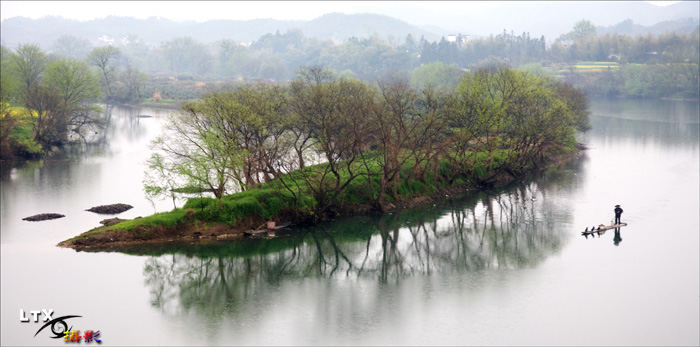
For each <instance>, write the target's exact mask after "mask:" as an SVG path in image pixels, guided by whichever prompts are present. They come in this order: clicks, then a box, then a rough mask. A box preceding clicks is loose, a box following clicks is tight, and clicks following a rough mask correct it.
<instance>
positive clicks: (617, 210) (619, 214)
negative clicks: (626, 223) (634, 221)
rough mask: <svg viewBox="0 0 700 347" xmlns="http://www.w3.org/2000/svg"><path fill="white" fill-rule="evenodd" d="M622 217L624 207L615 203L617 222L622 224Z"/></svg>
mask: <svg viewBox="0 0 700 347" xmlns="http://www.w3.org/2000/svg"><path fill="white" fill-rule="evenodd" d="M620 217H622V209H621V208H620V205H615V224H620V223H621V222H620Z"/></svg>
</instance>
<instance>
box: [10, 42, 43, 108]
mask: <svg viewBox="0 0 700 347" xmlns="http://www.w3.org/2000/svg"><path fill="white" fill-rule="evenodd" d="M12 61H13V63H14V64H13V68H14V73H16V75H17V76H18V77H17V79H18V81H20V82H19V83H20V84H21V86H22V87H21V90H22V95H23V96H24V97H25V98H26V97H27V95H28V94H29V93H30V92H31V91H32V90H33V89H36V88H37V87H38V86H39V84H40V83H41V78H42V76H43V73H44V70H45V69H46V66H47V65H48V58H47V56H46V53H45V52H44V51H42V50H41V48H39V46H38V45H34V44H21V45H19V47H17V49H16V50H15V54H13V55H12ZM25 102H26V101H25Z"/></svg>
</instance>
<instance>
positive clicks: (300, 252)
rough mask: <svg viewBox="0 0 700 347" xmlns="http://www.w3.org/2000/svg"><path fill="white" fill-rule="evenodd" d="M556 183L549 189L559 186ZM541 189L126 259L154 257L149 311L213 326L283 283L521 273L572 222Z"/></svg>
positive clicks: (528, 187) (141, 250)
mask: <svg viewBox="0 0 700 347" xmlns="http://www.w3.org/2000/svg"><path fill="white" fill-rule="evenodd" d="M565 179H566V178H565ZM557 180H558V181H559V182H558V184H556V185H555V186H559V184H560V183H562V182H561V178H558V179H557ZM546 182H547V180H546V179H544V178H542V179H540V180H538V181H533V182H529V183H525V184H520V185H517V186H512V187H510V188H507V189H504V190H502V191H501V192H496V193H491V194H488V193H478V194H473V195H470V196H467V197H463V198H460V199H452V200H448V201H446V202H445V203H443V204H441V205H440V206H428V207H424V208H420V209H415V210H412V211H406V212H404V213H400V214H394V215H383V216H375V217H355V218H346V219H343V220H336V221H334V222H329V223H325V224H321V225H318V226H316V227H313V228H299V229H294V230H292V231H291V233H290V235H287V236H284V237H277V238H273V239H267V240H265V239H260V240H246V241H242V242H228V243H209V244H180V245H177V246H172V245H168V246H162V248H161V249H156V250H154V249H153V246H152V245H150V246H140V247H133V248H131V249H129V250H123V251H125V252H126V253H135V254H149V255H152V256H151V257H150V258H149V259H147V261H146V263H145V268H144V275H145V277H146V284H147V286H148V287H149V288H150V292H151V303H152V305H153V306H155V307H157V308H160V309H162V310H164V311H167V312H171V313H176V312H178V310H180V309H182V310H190V309H196V310H203V311H202V312H207V314H208V315H213V316H218V315H220V314H223V313H224V312H228V313H229V314H231V313H234V312H235V311H236V310H239V309H242V308H241V307H243V306H245V303H246V302H247V301H249V300H253V299H254V296H255V295H256V294H258V293H264V292H269V291H270V290H271V289H274V288H275V287H277V286H280V285H281V284H282V283H283V282H284V281H293V280H299V279H311V278H331V277H334V278H337V277H343V278H348V279H372V278H376V279H378V280H379V283H388V282H392V283H395V282H396V283H398V282H399V281H401V279H402V278H406V277H409V276H415V275H429V274H433V273H446V274H450V273H464V272H472V271H480V270H484V269H489V268H508V269H515V268H526V267H531V266H535V265H537V264H539V263H540V262H541V261H542V260H544V259H545V258H546V257H547V256H548V255H549V254H551V253H554V252H557V251H558V250H559V249H560V247H561V245H562V243H563V241H564V240H565V238H566V237H567V236H566V235H567V233H565V232H562V231H563V230H564V229H562V226H563V225H566V223H568V221H569V220H570V219H571V218H572V216H571V215H569V212H568V211H567V209H566V208H565V207H562V206H557V205H556V204H555V202H554V201H552V202H550V201H549V200H548V199H547V193H548V187H547V183H546ZM533 198H534V199H533ZM553 200H556V199H553Z"/></svg>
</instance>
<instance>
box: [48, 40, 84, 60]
mask: <svg viewBox="0 0 700 347" xmlns="http://www.w3.org/2000/svg"><path fill="white" fill-rule="evenodd" d="M53 52H54V53H56V54H58V55H59V56H62V57H67V58H75V59H85V58H86V57H87V55H88V54H89V53H90V41H88V40H85V39H80V38H77V37H75V36H73V35H69V34H67V35H62V36H61V37H59V38H57V39H56V41H54V43H53Z"/></svg>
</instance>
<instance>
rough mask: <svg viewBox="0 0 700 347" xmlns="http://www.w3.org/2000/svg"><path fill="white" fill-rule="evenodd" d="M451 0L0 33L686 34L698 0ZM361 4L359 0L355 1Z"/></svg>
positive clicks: (19, 21)
mask: <svg viewBox="0 0 700 347" xmlns="http://www.w3.org/2000/svg"><path fill="white" fill-rule="evenodd" d="M368 3H369V2H368ZM448 3H449V4H450V6H454V9H453V10H449V11H445V10H444V7H442V8H438V7H435V8H431V7H430V6H428V7H426V6H425V4H422V6H418V5H419V4H417V3H414V2H411V1H408V2H400V3H399V2H393V1H387V2H376V3H374V2H373V3H372V6H371V8H372V11H371V12H372V14H369V13H364V14H340V13H330V14H326V15H323V16H321V17H318V18H316V19H313V20H275V19H254V20H245V21H244V20H213V21H207V22H201V23H200V22H194V21H184V22H180V21H173V20H169V19H164V18H157V17H151V18H148V19H135V18H127V17H114V16H110V17H106V18H101V19H96V20H91V21H85V22H81V21H77V20H68V19H64V18H61V17H45V18H41V19H36V20H32V19H28V18H21V17H14V18H9V19H6V20H4V21H2V23H1V24H0V39H1V40H2V44H3V45H5V46H6V47H10V48H14V47H16V45H17V44H19V43H37V44H39V45H41V46H42V47H43V48H45V49H49V48H50V47H51V45H52V44H53V42H54V41H55V40H56V39H57V38H59V37H60V36H62V35H65V34H71V35H74V36H76V37H78V38H84V39H88V40H90V41H91V42H93V43H94V44H97V43H98V41H97V39H98V38H99V37H101V36H103V35H106V36H109V37H111V38H114V39H119V38H123V37H125V36H127V35H128V34H136V35H138V36H139V37H141V38H142V39H143V40H144V41H145V42H146V43H148V44H152V45H159V44H160V43H162V42H165V41H169V40H172V39H173V38H176V37H182V36H191V37H192V38H194V39H195V40H197V41H200V42H205V43H211V42H215V41H217V40H221V39H224V38H226V39H233V40H235V41H238V42H244V43H248V42H252V41H256V40H258V39H259V38H260V37H261V36H263V35H265V34H268V33H270V34H274V33H276V32H278V31H279V32H280V33H286V32H287V31H288V30H290V29H295V28H299V29H300V30H301V31H302V33H303V34H304V35H305V36H307V37H313V38H318V39H324V40H325V39H332V40H334V41H335V42H342V41H345V40H347V39H348V38H350V37H357V38H367V37H370V36H374V35H376V36H377V37H379V38H380V39H382V40H387V39H388V38H390V37H391V38H393V40H395V41H396V42H401V41H403V40H404V38H405V37H406V35H407V34H409V33H410V34H412V35H413V37H414V38H415V39H416V40H417V39H419V38H420V36H421V35H422V36H424V37H425V38H426V39H427V40H429V41H438V40H440V38H441V37H443V36H447V35H449V34H465V35H469V36H471V37H472V38H477V37H483V36H488V35H497V34H500V33H502V32H503V30H504V29H505V30H507V31H508V32H511V31H513V32H514V33H515V34H516V35H519V34H521V33H524V32H528V33H530V35H531V36H532V37H540V36H545V38H546V39H547V41H552V40H554V39H555V38H557V37H559V36H560V35H561V34H564V33H566V32H569V31H570V30H571V29H572V28H573V26H574V24H575V23H576V22H578V21H580V20H582V19H587V20H589V21H590V22H591V23H592V24H593V25H595V26H597V27H598V28H599V29H600V30H599V32H602V33H605V32H619V33H627V34H631V35H635V34H638V33H643V34H646V33H648V32H651V33H661V32H665V31H670V30H676V31H677V32H682V33H685V32H687V26H688V25H692V20H696V22H697V20H698V18H699V17H700V1H697V0H690V1H682V2H680V3H676V4H673V5H670V6H666V7H658V6H654V5H652V4H649V3H646V2H643V1H537V2H531V1H491V2H483V3H480V4H479V7H478V8H470V9H467V8H468V7H467V6H466V5H469V2H448ZM363 4H364V3H363V2H359V3H358V5H357V6H362V5H363ZM452 4H453V5H452ZM397 18H401V19H397ZM627 20H630V21H631V22H627ZM630 23H631V24H630ZM618 26H619V27H618ZM611 27H612V28H611ZM650 30H651V31H650ZM691 30H693V29H692V28H691Z"/></svg>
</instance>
